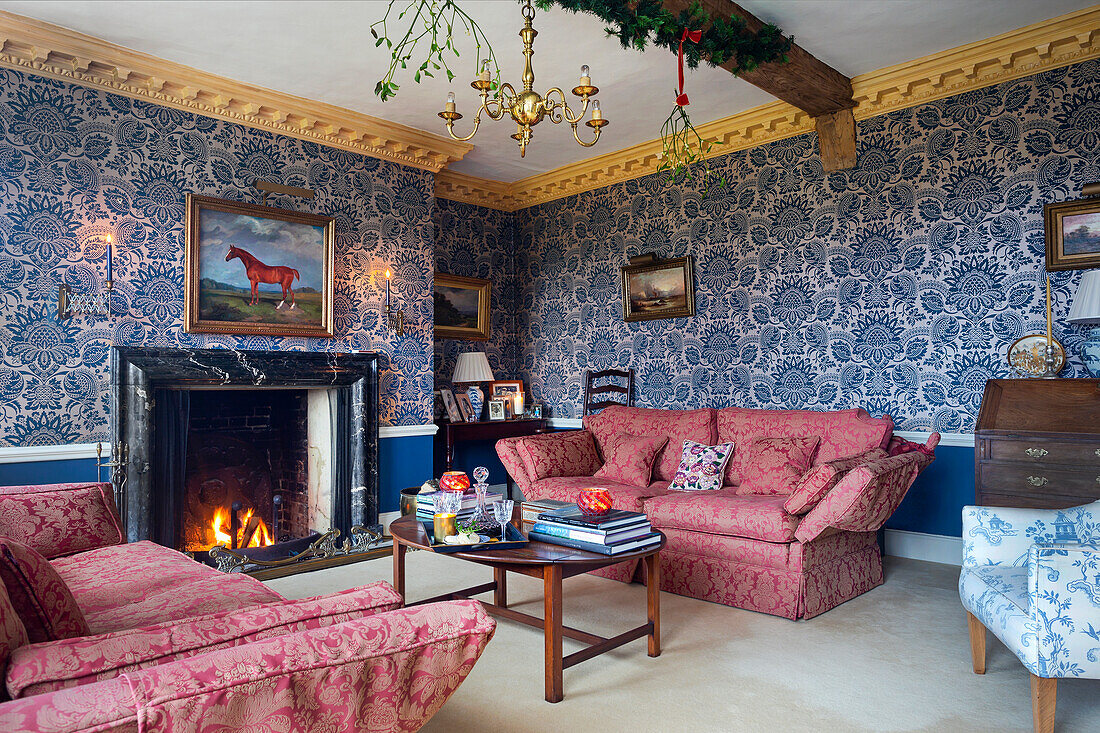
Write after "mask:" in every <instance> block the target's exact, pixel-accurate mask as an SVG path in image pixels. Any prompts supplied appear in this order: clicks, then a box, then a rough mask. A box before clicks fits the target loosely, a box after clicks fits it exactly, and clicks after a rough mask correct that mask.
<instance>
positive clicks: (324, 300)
mask: <svg viewBox="0 0 1100 733" xmlns="http://www.w3.org/2000/svg"><path fill="white" fill-rule="evenodd" d="M332 257H333V220H332V219H331V218H329V217H325V216H318V215H316V214H303V213H299V212H297V211H286V210H283V209H273V208H269V207H267V206H257V205H255V204H246V203H241V202H239V201H228V200H225V199H217V198H210V197H208V196H196V195H193V194H188V195H187V256H186V261H185V269H186V284H185V295H184V328H185V329H186V330H187V331H189V332H192V333H246V334H260V335H265V336H316V337H322V338H330V337H332V335H333V331H332V281H333V270H332Z"/></svg>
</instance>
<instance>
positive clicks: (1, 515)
mask: <svg viewBox="0 0 1100 733" xmlns="http://www.w3.org/2000/svg"><path fill="white" fill-rule="evenodd" d="M0 537H11V538H12V539H13V540H17V541H19V542H22V543H23V544H25V545H27V546H28V547H31V548H33V549H34V550H35V551H36V552H38V553H39V554H40V555H42V556H43V557H45V558H47V559H50V560H52V559H53V558H55V557H61V556H62V555H72V554H74V553H77V552H84V551H85V550H91V549H94V548H96V547H103V546H104V545H117V544H120V543H121V542H122V526H121V525H120V523H119V520H118V514H117V513H116V512H115V501H114V493H113V491H112V489H111V485H110V484H95V483H86V484H50V485H45V486H3V487H0Z"/></svg>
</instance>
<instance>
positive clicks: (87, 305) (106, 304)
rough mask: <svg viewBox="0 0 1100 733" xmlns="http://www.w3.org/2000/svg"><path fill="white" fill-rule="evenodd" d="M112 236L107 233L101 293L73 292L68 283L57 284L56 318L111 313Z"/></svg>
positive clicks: (112, 281)
mask: <svg viewBox="0 0 1100 733" xmlns="http://www.w3.org/2000/svg"><path fill="white" fill-rule="evenodd" d="M113 278H114V238H113V237H112V236H111V235H110V234H108V235H107V282H106V287H105V289H104V291H103V292H101V293H74V292H73V290H72V288H70V287H69V285H68V283H64V282H63V283H61V284H60V285H58V286H57V320H59V321H65V320H68V319H70V318H72V317H73V316H108V315H110V314H111V290H112V289H113V288H114V279H113Z"/></svg>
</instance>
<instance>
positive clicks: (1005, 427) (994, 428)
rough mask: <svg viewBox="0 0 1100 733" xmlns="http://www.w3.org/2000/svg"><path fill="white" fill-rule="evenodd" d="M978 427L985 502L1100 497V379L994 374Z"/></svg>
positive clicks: (1066, 503) (977, 463)
mask: <svg viewBox="0 0 1100 733" xmlns="http://www.w3.org/2000/svg"><path fill="white" fill-rule="evenodd" d="M975 433H976V435H975V439H976V450H975V451H974V479H975V493H976V496H975V499H976V501H977V503H978V504H980V505H986V506H1013V507H1026V508H1035V509H1065V508H1066V507H1071V506H1078V505H1081V504H1088V503H1089V502H1091V501H1095V500H1096V499H1100V379H991V380H989V381H988V382H986V385H985V394H984V395H983V397H982V409H981V412H980V413H979V415H978V426H977V429H976V430H975Z"/></svg>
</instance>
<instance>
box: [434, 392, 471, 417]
mask: <svg viewBox="0 0 1100 733" xmlns="http://www.w3.org/2000/svg"><path fill="white" fill-rule="evenodd" d="M439 395H440V396H441V397H442V398H443V407H444V408H445V409H446V410H447V419H448V420H450V421H451V422H466V420H465V418H463V417H462V412H461V411H460V410H459V409H458V402H456V401H455V393H454V392H452V391H451V390H449V389H446V388H443V389H441V390H439Z"/></svg>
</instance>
